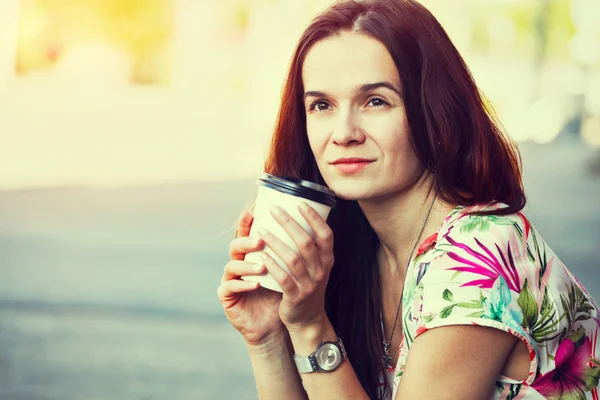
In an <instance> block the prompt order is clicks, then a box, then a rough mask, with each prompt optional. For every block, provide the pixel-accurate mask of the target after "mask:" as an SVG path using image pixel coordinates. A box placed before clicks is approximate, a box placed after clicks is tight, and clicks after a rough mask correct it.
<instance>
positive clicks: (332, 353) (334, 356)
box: [315, 343, 342, 371]
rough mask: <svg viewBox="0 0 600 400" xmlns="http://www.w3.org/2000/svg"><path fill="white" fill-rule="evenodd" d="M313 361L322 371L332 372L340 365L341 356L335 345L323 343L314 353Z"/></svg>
mask: <svg viewBox="0 0 600 400" xmlns="http://www.w3.org/2000/svg"><path fill="white" fill-rule="evenodd" d="M315 359H316V360H317V364H318V365H319V368H321V369H322V370H323V371H333V370H334V369H336V368H337V367H338V365H340V363H341V361H342V354H341V353H340V349H338V347H337V346H336V345H334V344H332V343H325V344H324V345H322V346H321V347H319V350H317V352H316V353H315Z"/></svg>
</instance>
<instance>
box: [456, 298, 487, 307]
mask: <svg viewBox="0 0 600 400" xmlns="http://www.w3.org/2000/svg"><path fill="white" fill-rule="evenodd" d="M456 305H457V306H459V307H462V308H481V309H483V304H482V303H481V300H470V301H460V302H458V303H456Z"/></svg>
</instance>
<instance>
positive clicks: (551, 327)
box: [531, 287, 564, 343]
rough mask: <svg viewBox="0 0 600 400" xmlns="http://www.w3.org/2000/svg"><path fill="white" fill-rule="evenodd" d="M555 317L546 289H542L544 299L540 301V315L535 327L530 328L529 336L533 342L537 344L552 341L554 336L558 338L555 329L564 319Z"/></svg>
mask: <svg viewBox="0 0 600 400" xmlns="http://www.w3.org/2000/svg"><path fill="white" fill-rule="evenodd" d="M555 317H556V309H555V308H554V302H553V301H551V300H550V295H549V293H548V288H547V287H546V288H545V289H544V298H543V299H542V307H541V309H540V315H539V317H538V320H537V323H536V324H535V326H533V327H532V328H531V335H532V337H533V340H535V341H536V342H538V343H542V342H546V341H548V340H552V339H554V338H555V337H556V336H558V334H557V333H556V327H557V325H558V324H559V323H560V321H561V320H562V319H563V318H564V314H563V315H562V316H561V317H560V318H555ZM548 335H553V336H548Z"/></svg>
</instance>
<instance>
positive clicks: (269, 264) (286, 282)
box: [260, 253, 299, 297]
mask: <svg viewBox="0 0 600 400" xmlns="http://www.w3.org/2000/svg"><path fill="white" fill-rule="evenodd" d="M260 258H261V259H262V262H263V264H264V265H265V267H266V268H267V271H268V272H269V274H271V276H272V277H273V279H275V282H277V283H278V284H279V286H280V287H281V290H283V293H284V294H285V295H287V296H290V297H295V296H296V295H297V294H298V291H299V288H298V284H297V282H296V280H295V279H294V277H293V276H292V275H290V274H289V273H287V272H286V271H284V270H283V269H282V268H281V267H280V266H279V264H277V261H275V260H274V259H273V257H271V256H270V255H269V254H267V253H263V254H262V255H261V257H260Z"/></svg>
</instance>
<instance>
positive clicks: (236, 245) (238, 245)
mask: <svg viewBox="0 0 600 400" xmlns="http://www.w3.org/2000/svg"><path fill="white" fill-rule="evenodd" d="M264 246H265V242H264V241H263V240H262V239H261V238H255V237H249V236H244V237H238V238H236V239H233V240H232V241H231V242H229V258H231V259H232V260H243V259H244V257H245V256H246V254H247V253H250V252H252V251H258V250H262V249H263V247H264Z"/></svg>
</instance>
